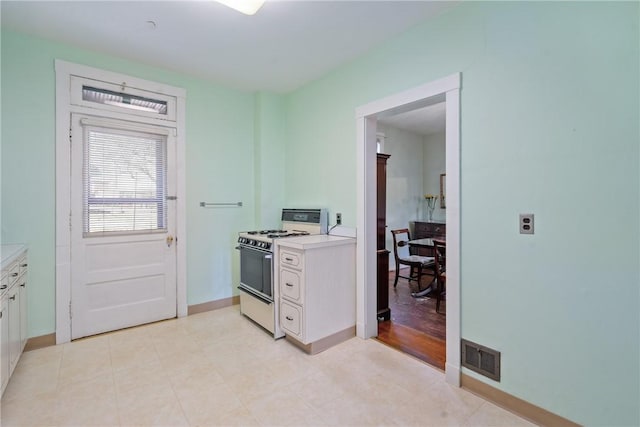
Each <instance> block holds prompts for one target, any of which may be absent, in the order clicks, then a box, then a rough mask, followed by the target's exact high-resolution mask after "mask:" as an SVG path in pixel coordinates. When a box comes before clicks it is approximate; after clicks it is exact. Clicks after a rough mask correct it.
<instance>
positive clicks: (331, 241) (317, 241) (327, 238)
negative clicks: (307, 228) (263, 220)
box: [275, 234, 356, 250]
mask: <svg viewBox="0 0 640 427" xmlns="http://www.w3.org/2000/svg"><path fill="white" fill-rule="evenodd" d="M275 243H276V244H277V245H279V246H285V247H288V248H294V249H301V250H304V249H313V248H318V247H326V246H340V245H355V244H356V239H354V238H352V237H342V236H331V235H329V234H313V235H310V236H300V237H290V238H287V239H282V240H276V242H275Z"/></svg>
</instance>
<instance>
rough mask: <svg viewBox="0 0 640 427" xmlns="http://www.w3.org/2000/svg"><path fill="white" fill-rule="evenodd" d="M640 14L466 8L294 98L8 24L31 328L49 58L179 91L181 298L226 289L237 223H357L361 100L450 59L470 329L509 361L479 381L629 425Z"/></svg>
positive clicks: (12, 210) (44, 207)
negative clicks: (183, 164) (457, 86)
mask: <svg viewBox="0 0 640 427" xmlns="http://www.w3.org/2000/svg"><path fill="white" fill-rule="evenodd" d="M638 18H639V8H638V3H593V2H589V3H586V2H585V3H577V2H569V3H479V2H474V3H471V2H470V3H463V4H462V5H460V6H459V7H457V8H455V9H453V10H450V11H448V12H447V13H445V14H443V15H441V16H439V17H437V18H436V19H434V20H433V21H430V22H427V23H424V24H422V25H419V26H417V27H414V28H413V29H411V30H410V31H407V32H406V33H404V34H402V35H400V36H398V37H396V38H395V39H393V40H391V41H389V42H387V43H385V44H383V45H381V46H379V47H378V48H376V49H374V50H372V51H370V52H369V53H368V54H366V55H364V56H362V57H361V58H359V59H358V60H356V61H354V62H352V63H350V64H348V65H345V66H343V67H341V68H339V69H337V70H335V71H334V72H332V73H330V74H328V75H327V76H325V77H324V78H322V79H319V80H317V81H315V82H313V83H311V84H309V85H307V86H305V87H303V88H301V89H299V90H297V91H295V92H293V93H291V94H288V95H286V96H276V95H271V94H265V93H257V94H249V93H244V92H241V91H237V90H233V89H230V88H225V87H222V86H220V85H217V84H215V83H211V82H206V81H203V80H198V79H195V78H191V77H188V76H185V75H180V74H176V73H172V72H169V71H163V70H159V69H157V68H153V67H148V66H144V65H141V64H138V63H133V62H130V61H126V60H122V59H118V58H114V57H109V56H106V55H101V54H97V53H94V52H89V51H85V50H80V49H76V48H72V47H69V46H66V45H61V44H57V43H53V42H49V41H44V40H41V39H35V38H31V37H27V36H23V35H18V34H14V33H7V32H3V33H2V41H1V43H2V65H1V67H2V69H1V71H2V85H1V90H2V133H1V136H2V175H1V177H2V209H1V214H2V240H3V242H10V241H21V242H27V243H29V245H30V250H31V260H30V264H31V267H32V270H31V271H32V274H31V278H30V280H31V287H30V290H29V299H30V300H29V309H30V314H29V316H30V317H29V325H30V328H29V329H30V331H29V332H30V335H31V336H37V335H42V334H46V333H50V332H53V331H54V330H55V322H54V318H55V316H54V310H55V283H54V267H55V265H54V261H55V260H54V257H55V241H54V221H55V218H54V213H55V206H54V200H55V199H54V190H55V186H54V185H55V183H54V176H55V175H54V166H55V165H54V153H55V151H54V148H55V139H54V131H55V123H54V117H55V115H54V106H55V103H54V99H55V98H54V97H55V86H54V69H53V60H54V58H59V59H63V60H67V61H71V62H77V63H81V64H87V65H90V66H93V67H98V68H104V69H107V70H112V71H116V72H123V73H126V74H130V75H134V76H137V77H141V78H145V79H150V80H156V81H159V82H163V83H167V84H170V85H174V86H180V87H184V88H185V89H186V90H187V146H186V153H187V187H188V188H187V206H188V209H187V226H188V236H187V237H188V247H187V251H188V254H187V256H188V266H187V268H188V302H189V304H197V303H200V302H205V301H210V300H215V299H220V298H225V297H228V296H230V295H232V294H233V288H234V286H233V283H234V282H235V281H236V280H237V277H235V276H234V275H236V274H237V266H236V265H234V263H235V262H236V261H234V260H236V259H237V257H236V256H235V253H234V252H235V251H233V249H232V248H233V246H234V244H233V243H234V241H235V237H236V232H237V231H239V230H241V229H247V228H252V227H253V226H256V225H258V224H260V225H265V226H268V225H270V223H271V222H272V221H277V220H278V219H277V218H274V217H273V216H274V215H275V213H274V212H275V211H276V210H277V208H276V207H275V206H276V205H277V203H280V201H284V203H283V204H286V205H288V206H292V207H296V206H323V207H324V206H326V207H328V208H329V209H330V210H331V212H332V214H333V213H335V212H338V211H340V212H342V213H343V218H344V223H345V225H350V226H355V224H356V214H357V212H356V188H357V187H356V180H357V176H356V158H355V155H356V147H355V142H354V141H355V108H356V107H358V106H360V105H363V104H366V103H368V102H370V101H373V100H375V99H378V98H381V97H384V96H387V95H391V94H393V93H396V92H399V91H402V90H405V89H408V88H411V87H414V86H417V85H420V84H423V83H426V82H429V81H432V80H435V79H438V78H440V77H443V76H446V75H449V74H452V73H455V72H462V91H461V109H462V114H461V174H462V177H461V215H462V216H461V222H462V223H461V252H462V254H461V255H462V258H461V262H462V271H461V298H462V301H461V309H462V319H461V321H462V336H463V337H464V338H467V339H470V340H472V341H476V342H478V343H481V344H484V345H487V346H489V347H492V348H495V349H497V350H499V351H501V352H502V358H503V359H502V363H503V366H502V381H501V382H500V383H494V382H492V381H491V380H486V379H483V378H482V377H480V379H481V380H483V381H487V382H488V383H490V384H491V385H492V386H495V387H497V388H500V389H502V390H504V391H506V392H508V393H511V394H513V395H514V396H517V397H520V398H522V399H525V400H527V401H529V402H531V403H533V404H535V405H538V406H541V407H543V408H545V409H547V410H549V411H552V412H554V413H557V414H559V415H561V416H564V417H567V418H569V419H571V420H573V421H576V422H578V423H582V424H588V425H639V424H640V415H639V413H638V401H639V400H640V391H639V388H640V384H639V378H640V371H639V369H640V368H639V361H640V354H639V348H640V330H639V328H640V318H639V312H640V306H639V300H640V297H639V283H640V268H639V260H640V249H639V243H638V242H639V241H640V231H639V224H638V218H639V217H640V210H639V203H640V200H639V199H640V167H639V163H640V153H639V145H640V143H639V140H640V130H639V128H638V117H639V115H640V107H639V105H638V99H639V92H640V85H639V83H638V76H639V75H640V70H639V63H640V55H639V52H638V40H639V31H638ZM276 154H277V155H279V156H284V157H285V159H286V163H284V166H282V168H281V169H279V170H276V171H274V170H273V169H267V168H266V165H267V164H269V162H270V161H271V160H272V159H273V158H274V157H275V156H276ZM240 161H242V162H243V164H252V165H254V168H253V169H252V168H251V167H249V168H246V167H245V168H243V169H242V170H240V169H239V168H238V167H237V164H238V163H239V162H240ZM201 200H202V201H242V202H244V204H245V205H244V207H243V208H241V209H236V208H232V209H202V208H199V207H198V202H199V201H201ZM256 201H257V202H256ZM520 212H533V213H535V214H536V234H535V235H534V236H521V235H519V234H517V214H518V213H520ZM465 373H466V374H468V375H473V376H475V375H474V374H473V373H471V372H467V371H465Z"/></svg>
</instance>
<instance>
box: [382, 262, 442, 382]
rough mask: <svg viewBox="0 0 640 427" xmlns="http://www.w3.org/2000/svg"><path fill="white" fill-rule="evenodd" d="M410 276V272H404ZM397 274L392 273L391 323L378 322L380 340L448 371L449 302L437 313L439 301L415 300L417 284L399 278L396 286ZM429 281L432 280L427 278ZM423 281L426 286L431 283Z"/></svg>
mask: <svg viewBox="0 0 640 427" xmlns="http://www.w3.org/2000/svg"><path fill="white" fill-rule="evenodd" d="M400 274H401V275H402V276H408V274H409V270H408V269H402V270H400ZM394 278H395V272H394V271H390V272H389V308H390V309H391V320H388V321H385V322H379V323H378V340H380V341H381V342H383V343H385V344H387V345H389V346H391V347H394V348H397V349H398V350H400V351H403V352H405V353H407V354H410V355H412V356H414V357H416V358H418V359H420V360H423V361H425V362H426V363H429V364H430V365H433V366H435V367H437V368H439V369H442V370H444V364H445V361H446V314H445V313H446V311H447V305H446V301H445V300H443V301H442V302H441V303H440V312H439V313H436V300H435V298H414V297H412V296H411V292H415V291H416V290H417V287H416V283H415V282H411V285H409V282H408V281H407V280H406V279H402V278H400V279H398V286H397V287H396V288H394V287H393V281H394ZM425 279H428V277H425ZM425 279H423V282H424V283H428V282H429V280H425Z"/></svg>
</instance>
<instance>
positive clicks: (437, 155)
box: [377, 97, 447, 370]
mask: <svg viewBox="0 0 640 427" xmlns="http://www.w3.org/2000/svg"><path fill="white" fill-rule="evenodd" d="M442 98H443V97H442ZM438 99H439V97H434V98H433V101H434V102H435V103H434V104H430V105H428V106H425V107H422V108H419V109H415V110H411V111H407V112H403V113H400V114H396V115H392V116H387V115H384V116H383V117H378V120H377V133H378V139H383V140H384V144H379V147H378V152H379V153H380V152H383V153H384V156H388V157H385V158H386V164H385V168H384V169H381V168H380V167H379V169H378V172H379V173H382V174H383V176H378V177H377V180H378V188H377V194H378V209H379V210H380V209H384V210H385V212H382V213H381V212H378V220H381V216H382V217H384V221H382V222H383V223H384V224H383V225H384V228H383V229H381V230H379V231H381V232H382V233H383V235H384V239H383V242H382V244H383V245H384V246H382V248H384V250H383V253H381V251H380V249H381V247H380V246H378V256H379V257H380V256H388V258H389V261H388V265H389V268H388V274H384V272H383V271H381V272H380V273H379V274H380V276H381V277H378V287H379V288H380V287H382V288H383V289H378V294H377V297H378V299H377V309H378V321H379V323H378V340H379V341H381V342H383V343H384V344H387V345H389V346H391V347H394V348H396V349H398V350H400V351H402V352H404V353H407V354H410V355H412V356H414V357H416V358H418V359H420V360H422V361H424V362H427V363H429V364H430V365H432V366H434V367H436V368H438V369H441V370H444V367H445V366H444V365H445V361H446V312H447V310H446V286H445V285H446V284H445V283H444V282H445V280H444V276H442V277H441V281H440V283H438V282H437V281H436V279H435V267H436V266H435V259H434V257H435V248H434V246H433V243H434V241H435V239H439V240H440V241H441V242H444V241H445V240H446V227H447V225H446V199H445V194H446V191H445V186H444V185H441V184H444V182H445V181H444V178H445V177H446V173H445V172H446V144H445V138H446V133H445V130H446V129H445V127H446V126H445V125H446V109H445V106H446V105H445V101H444V100H442V101H439V102H436V101H438ZM377 157H378V163H379V166H380V162H381V154H378V155H377ZM382 179H384V180H385V181H386V182H384V183H381V182H380V181H381V180H382ZM383 191H384V192H385V194H384V195H382V196H381V193H382V192H383ZM384 200H386V203H385V206H380V203H381V202H382V201H384ZM379 227H380V226H379ZM378 245H380V242H378ZM387 252H390V253H389V254H388V255H387ZM379 259H380V258H379ZM443 259H444V258H443ZM383 263H386V262H385V261H383ZM441 264H443V263H439V265H441ZM418 266H419V267H418ZM378 268H382V266H380V265H379V266H378ZM441 270H444V266H442V268H441ZM420 273H422V274H420ZM419 274H420V278H419V279H420V280H417V276H418V275H419ZM445 274H446V273H445ZM438 296H439V298H438Z"/></svg>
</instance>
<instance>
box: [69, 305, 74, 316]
mask: <svg viewBox="0 0 640 427" xmlns="http://www.w3.org/2000/svg"><path fill="white" fill-rule="evenodd" d="M72 318H73V312H72V311H71V301H69V319H72Z"/></svg>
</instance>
